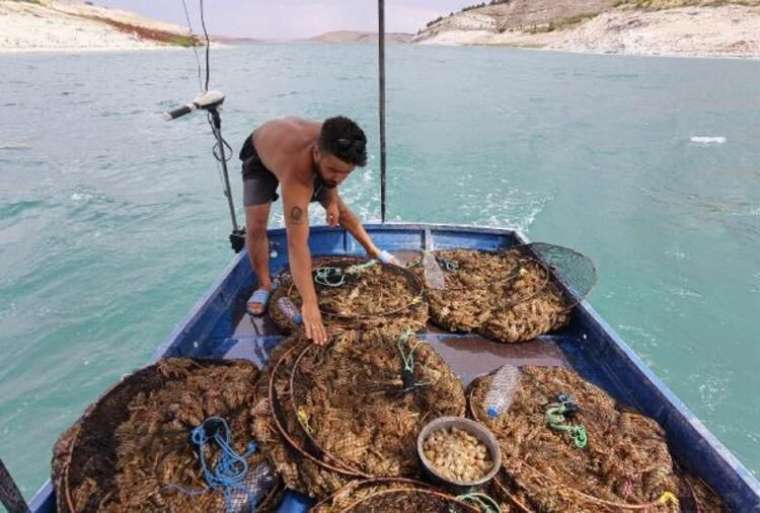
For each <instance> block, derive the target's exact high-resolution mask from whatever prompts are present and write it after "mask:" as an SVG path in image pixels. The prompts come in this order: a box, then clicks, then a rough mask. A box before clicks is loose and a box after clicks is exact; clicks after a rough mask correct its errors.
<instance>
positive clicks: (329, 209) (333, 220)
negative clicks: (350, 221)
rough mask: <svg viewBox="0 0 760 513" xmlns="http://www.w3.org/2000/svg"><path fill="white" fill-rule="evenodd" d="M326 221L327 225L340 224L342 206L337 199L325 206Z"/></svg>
mask: <svg viewBox="0 0 760 513" xmlns="http://www.w3.org/2000/svg"><path fill="white" fill-rule="evenodd" d="M325 222H326V223H327V226H338V225H339V224H340V208H339V207H338V202H337V201H333V202H332V203H330V204H329V205H327V206H326V207H325Z"/></svg>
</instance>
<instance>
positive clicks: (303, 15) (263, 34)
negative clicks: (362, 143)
mask: <svg viewBox="0 0 760 513" xmlns="http://www.w3.org/2000/svg"><path fill="white" fill-rule="evenodd" d="M185 1H186V2H187V6H188V9H189V10H190V13H191V21H192V22H193V29H194V30H195V32H200V22H199V21H198V12H199V2H200V0H185ZM93 3H95V4H96V5H102V6H106V7H117V8H120V9H127V10H130V11H134V12H137V13H139V14H142V15H145V16H149V17H152V18H157V19H160V20H163V21H169V22H172V23H177V24H179V25H183V26H186V25H187V22H186V21H185V15H184V10H183V8H182V0H94V2H93ZM473 3H478V2H477V0H386V1H385V13H386V14H385V18H386V22H385V24H386V31H388V32H412V33H414V32H417V29H419V28H420V27H422V26H424V25H425V23H427V22H428V21H430V20H432V19H434V18H436V17H438V16H440V15H442V14H448V13H449V12H451V11H458V10H459V9H461V8H462V7H464V6H466V5H471V4H473ZM205 11H206V26H207V27H208V29H209V32H210V33H212V34H216V35H228V36H238V37H252V38H266V39H294V38H303V37H310V36H313V35H318V34H321V33H323V32H328V31H331V30H362V31H372V32H375V31H377V2H376V0H205Z"/></svg>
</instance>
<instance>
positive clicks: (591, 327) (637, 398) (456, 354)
mask: <svg viewBox="0 0 760 513" xmlns="http://www.w3.org/2000/svg"><path fill="white" fill-rule="evenodd" d="M378 8H379V11H378V14H379V20H380V23H379V33H380V36H381V37H380V38H379V41H380V44H379V50H380V59H379V61H380V73H379V76H380V147H381V199H382V203H381V209H382V210H381V218H382V220H383V222H382V223H379V224H371V225H367V226H366V228H367V231H368V232H369V233H370V235H371V236H372V238H373V240H374V241H375V243H376V244H377V245H378V246H379V247H382V248H384V249H386V250H387V251H389V252H391V253H393V254H394V255H396V256H397V257H399V258H400V259H401V260H402V261H403V260H407V261H408V260H409V259H410V258H411V257H413V256H419V255H420V254H422V253H423V252H425V251H429V250H432V249H436V250H445V249H454V248H461V249H469V250H479V251H499V250H505V249H508V248H512V247H516V246H521V245H525V244H528V240H527V239H526V237H525V236H523V235H522V234H521V233H519V232H516V231H513V230H508V229H499V228H490V227H476V226H465V225H434V224H403V223H386V222H385V217H386V208H385V206H386V202H385V195H386V191H385V167H386V166H385V110H384V103H385V99H384V93H385V85H384V37H383V36H384V2H383V0H379V1H378ZM206 51H208V45H207V47H206ZM206 93H207V94H206V95H205V96H202V97H199V99H197V101H195V102H193V103H192V104H189V105H187V106H185V107H182V108H181V109H178V110H176V111H174V112H172V113H169V116H168V117H169V118H172V119H173V118H175V117H178V116H180V115H184V114H188V113H190V112H192V111H193V110H199V109H202V110H207V111H208V112H209V114H210V119H211V120H212V124H211V127H212V131H213V133H214V136H215V138H216V141H217V148H218V149H219V151H220V152H221V154H220V155H217V159H218V160H219V161H220V162H221V164H222V167H223V172H224V179H225V181H224V184H225V194H226V196H227V200H228V204H229V211H230V214H231V217H232V226H233V231H232V233H231V235H230V241H231V243H232V245H233V248H234V249H236V250H237V251H238V254H237V255H236V256H235V257H234V259H233V260H232V262H231V263H230V265H229V266H228V268H227V269H226V270H225V271H224V272H223V273H222V275H221V276H220V277H219V278H218V279H217V281H216V282H215V283H214V284H213V285H212V286H211V288H210V289H209V291H208V292H207V293H206V294H205V295H204V296H203V297H202V298H201V299H200V301H198V303H197V304H196V305H195V306H194V307H193V308H192V310H191V311H190V312H189V313H188V315H187V317H186V318H185V319H184V320H183V321H182V322H180V323H179V324H178V325H177V326H176V328H175V329H174V331H173V332H172V333H171V335H170V336H169V337H168V339H167V340H166V341H165V342H164V343H163V344H161V345H160V346H159V347H158V348H157V349H156V351H155V354H154V357H153V360H154V361H157V360H159V359H161V358H167V357H192V358H212V359H240V358H244V359H247V360H250V361H252V362H254V363H255V364H256V365H257V366H259V367H263V366H265V365H266V364H267V362H268V360H269V357H270V354H271V353H272V350H273V349H274V348H275V347H276V346H277V345H278V344H279V343H281V342H282V341H283V340H284V339H285V337H284V336H283V335H281V334H280V333H279V332H278V331H277V329H276V328H275V326H274V324H273V323H272V322H271V320H270V319H269V318H268V317H267V316H263V317H260V318H253V317H251V316H249V315H247V313H246V301H247V299H248V298H249V297H250V294H251V292H252V291H253V290H255V288H256V287H257V277H256V275H255V273H254V272H253V270H252V268H251V265H250V261H249V258H248V255H247V253H245V252H244V251H243V252H240V250H241V249H242V241H243V240H244V239H243V237H244V236H243V230H242V229H241V228H240V227H239V226H238V224H237V221H236V218H235V209H234V206H233V203H232V196H231V194H230V188H229V178H228V173H227V167H226V164H225V162H226V158H225V155H224V148H225V144H226V143H225V141H224V140H223V138H222V136H221V120H220V116H219V112H218V106H219V105H221V103H222V102H223V99H224V97H223V95H220V94H218V93H214V94H210V92H208V91H206ZM269 241H270V257H271V261H270V268H271V270H272V272H273V273H278V272H280V271H282V270H285V269H286V268H287V266H288V258H287V234H286V232H285V230H284V229H273V230H270V231H269ZM309 245H310V248H311V251H312V254H313V255H315V256H325V257H336V256H365V255H364V252H363V249H362V248H361V246H360V245H359V244H358V243H357V242H356V241H355V240H354V239H353V238H352V237H351V236H350V235H349V234H348V233H346V232H345V231H344V230H342V229H340V228H330V227H326V226H317V227H312V229H311V234H310V239H309ZM566 292H568V293H569V294H571V295H572V294H573V292H572V291H571V290H568V291H566ZM578 300H579V301H578V303H577V305H576V306H575V308H574V309H573V310H572V315H571V319H570V322H569V324H567V326H566V327H564V328H562V329H561V330H559V331H555V332H552V333H550V334H548V335H543V336H540V337H538V338H536V339H535V340H532V341H530V342H527V343H522V344H497V343H494V342H492V341H489V340H487V339H485V338H483V337H481V336H479V335H473V334H458V333H448V332H443V331H441V330H440V329H439V328H436V327H434V326H433V325H429V326H428V328H427V329H426V330H424V332H423V333H420V334H419V337H420V338H422V339H424V340H426V341H427V342H429V343H430V344H431V345H432V346H433V347H434V348H435V349H436V350H437V351H438V353H439V354H440V355H441V356H442V357H443V359H444V360H445V361H446V362H447V363H448V364H449V366H450V367H451V368H452V370H453V371H454V372H455V373H456V374H457V375H458V376H459V377H460V378H461V379H462V381H463V382H464V383H465V384H467V383H468V382H470V381H472V380H473V379H474V378H476V377H477V376H479V375H483V374H485V373H488V372H490V371H493V370H495V369H497V368H499V367H500V366H502V365H504V364H507V363H508V364H512V365H515V366H521V365H539V366H560V367H567V368H570V369H573V370H574V371H576V372H577V373H578V374H579V375H580V376H582V377H583V378H584V379H586V380H588V381H589V382H591V383H593V384H595V385H596V386H598V387H600V388H601V389H603V390H604V391H606V392H607V393H608V394H609V395H611V396H612V397H613V398H614V399H615V400H617V401H618V402H620V403H621V404H624V405H626V406H629V407H631V408H633V409H635V410H637V411H639V412H641V413H643V414H645V415H648V416H650V417H652V418H653V419H655V420H656V421H657V422H658V423H659V424H660V426H661V427H662V428H663V429H664V431H665V433H666V436H667V442H668V446H669V449H670V451H671V453H672V455H673V456H674V457H675V459H677V460H678V462H679V464H680V465H682V466H683V467H684V468H685V469H687V470H688V471H689V472H691V473H693V474H694V475H696V476H699V477H700V478H701V479H703V480H704V481H705V482H706V483H707V484H709V485H710V486H711V487H712V488H713V489H714V490H715V492H716V493H717V494H718V495H719V496H720V497H721V498H722V500H723V502H724V504H725V506H726V507H727V508H728V510H729V511H732V512H735V513H750V512H752V513H760V482H758V481H757V480H756V479H755V478H754V476H753V475H752V474H751V473H750V472H749V470H748V469H747V468H745V467H744V466H743V465H742V464H741V463H740V462H739V461H738V459H737V458H736V457H735V456H734V455H733V454H731V452H730V451H729V450H728V449H727V448H726V447H725V446H724V445H723V444H722V443H721V442H720V441H719V440H718V439H717V438H716V437H715V436H714V435H713V434H712V433H711V432H710V431H709V430H708V429H707V428H706V427H705V426H704V425H703V424H702V423H701V422H700V421H699V419H697V418H696V416H695V415H694V414H693V413H692V412H691V411H690V410H689V409H688V408H687V407H686V405H685V404H684V403H683V402H682V401H681V400H680V399H678V397H676V396H675V394H673V392H671V391H670V389H669V388H668V387H667V386H666V385H665V384H664V383H663V382H662V381H661V380H660V379H658V378H657V376H655V374H654V373H653V372H652V371H651V370H650V369H649V368H648V367H647V365H646V364H645V363H644V362H643V361H642V359H641V358H640V357H639V356H638V355H637V354H636V353H635V352H634V351H633V350H632V349H631V348H630V347H629V346H628V345H627V344H626V343H625V342H624V341H623V340H622V338H621V337H620V336H619V335H618V334H617V333H616V332H615V331H614V330H613V329H612V328H611V327H610V326H609V325H608V324H607V323H606V322H605V321H604V320H603V319H602V318H601V316H600V315H599V314H598V313H597V312H596V311H595V310H594V309H593V307H592V306H591V305H590V304H589V303H588V302H587V301H585V300H582V298H578ZM0 470H3V469H0ZM9 482H10V479H9V478H7V479H6V480H5V481H4V480H3V479H2V478H1V476H0V492H3V493H0V497H6V498H7V497H9V496H12V495H13V493H12V491H13V490H11V489H12V488H13V487H12V486H10V483H9ZM9 490H10V492H9ZM16 498H17V499H18V494H17V493H16ZM11 500H12V497H11ZM21 502H23V501H21ZM16 504H19V503H18V501H17V502H16ZM311 505H312V501H311V499H309V498H308V497H306V496H303V495H300V494H298V493H296V492H292V491H289V492H287V493H286V494H285V496H284V498H283V500H282V502H281V504H280V506H279V510H278V511H280V512H281V513H303V512H306V511H308V509H309V507H310V506H311ZM25 508H26V505H25V504H24V505H22V506H20V507H19V509H18V511H23V510H25ZM9 509H10V508H9ZM29 509H30V510H31V511H32V512H34V513H54V512H55V511H56V499H55V490H54V488H53V485H52V483H51V482H50V481H48V482H47V483H46V484H44V485H43V486H42V488H41V489H40V490H39V491H38V492H37V493H36V494H35V496H34V497H33V499H32V500H31V502H30V504H29ZM11 511H12V513H15V511H14V510H11Z"/></svg>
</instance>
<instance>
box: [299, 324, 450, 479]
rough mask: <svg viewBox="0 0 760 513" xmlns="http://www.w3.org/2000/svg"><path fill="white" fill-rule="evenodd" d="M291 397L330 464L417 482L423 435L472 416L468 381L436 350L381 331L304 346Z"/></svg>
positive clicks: (304, 429) (314, 443) (410, 337)
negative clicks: (441, 422) (427, 428)
mask: <svg viewBox="0 0 760 513" xmlns="http://www.w3.org/2000/svg"><path fill="white" fill-rule="evenodd" d="M290 399H291V403H292V408H293V410H294V411H295V413H296V419H297V420H298V421H299V424H300V427H301V430H302V432H303V433H304V434H305V435H306V436H307V437H308V438H309V439H310V441H311V443H312V446H313V447H315V448H317V450H318V451H319V452H321V453H322V454H323V456H324V460H325V461H330V462H332V463H333V464H335V465H336V466H340V467H341V468H344V469H348V470H349V471H352V472H355V473H360V474H363V475H367V476H372V477H409V478H414V477H417V476H418V475H419V473H420V467H419V460H418V455H417V450H416V441H417V434H418V433H419V431H420V429H421V428H422V427H423V426H424V425H425V424H426V423H427V422H428V421H430V420H432V419H434V418H437V417H441V416H459V415H462V414H463V413H464V410H465V398H464V391H463V389H462V384H461V382H460V381H459V379H458V378H457V377H456V376H455V375H454V373H453V372H452V371H451V369H450V368H449V367H448V365H447V364H446V363H445V362H444V361H443V359H442V358H441V357H440V356H439V355H438V353H437V352H436V351H435V350H434V349H432V347H431V346H430V345H429V344H426V343H424V342H420V341H418V340H417V339H415V338H414V335H413V334H411V333H406V334H404V335H401V336H399V335H398V334H395V333H390V334H388V333H385V332H382V331H380V330H375V331H371V332H365V333H363V334H361V335H359V334H358V333H356V332H352V333H344V334H341V335H338V336H336V337H334V339H333V341H332V343H330V344H329V345H327V346H325V347H319V346H315V345H310V346H306V347H304V348H303V349H302V350H301V351H300V353H299V355H298V356H297V358H296V360H295V362H294V365H293V371H292V375H291V397H290Z"/></svg>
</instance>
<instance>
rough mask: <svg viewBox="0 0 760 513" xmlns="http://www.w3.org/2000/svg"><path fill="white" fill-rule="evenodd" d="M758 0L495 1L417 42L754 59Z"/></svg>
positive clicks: (758, 52) (436, 25) (447, 19)
mask: <svg viewBox="0 0 760 513" xmlns="http://www.w3.org/2000/svg"><path fill="white" fill-rule="evenodd" d="M758 27H760V0H735V1H731V0H496V1H494V2H493V3H492V4H490V5H485V4H480V5H475V6H472V7H469V8H465V9H463V10H462V11H460V12H457V13H452V14H451V15H449V16H444V17H441V18H439V19H437V20H432V21H431V22H430V23H428V24H427V26H426V27H425V28H423V29H421V30H420V31H419V32H418V34H417V35H416V36H415V38H414V40H415V42H418V43H423V44H454V45H508V46H518V47H530V48H544V49H551V50H564V51H574V52H594V53H622V54H639V55H686V56H726V57H753V58H760V29H758Z"/></svg>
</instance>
